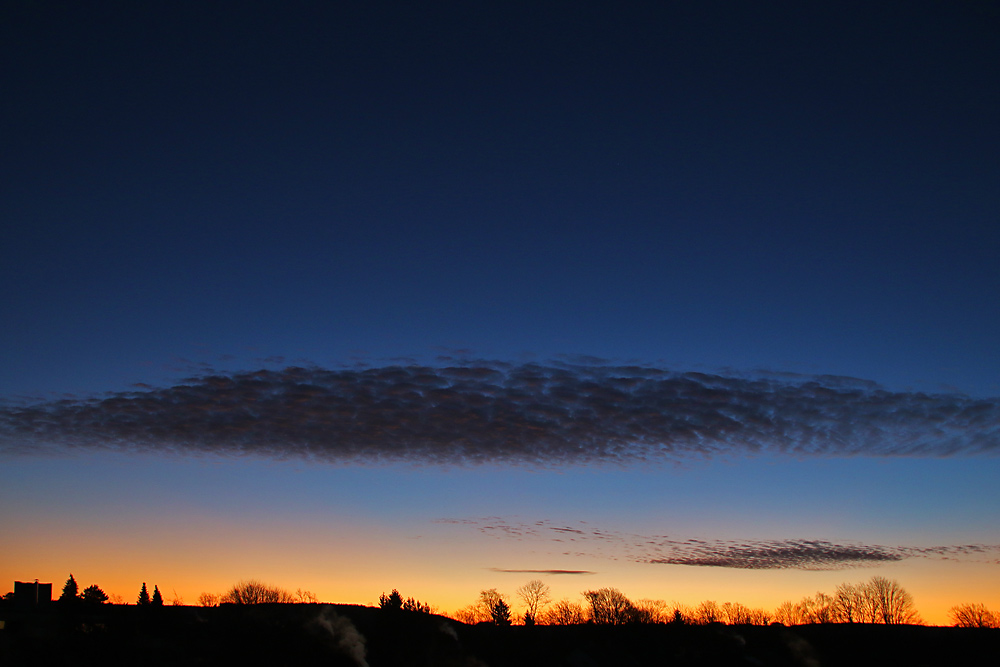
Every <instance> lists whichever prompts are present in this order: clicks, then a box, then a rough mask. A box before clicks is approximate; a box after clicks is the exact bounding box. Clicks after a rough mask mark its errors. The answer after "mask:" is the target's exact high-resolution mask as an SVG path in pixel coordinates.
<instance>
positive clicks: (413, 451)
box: [0, 362, 1000, 466]
mask: <svg viewBox="0 0 1000 667" xmlns="http://www.w3.org/2000/svg"><path fill="white" fill-rule="evenodd" d="M62 447H66V448H111V449H122V450H138V451H172V452H180V453H193V452H205V453H213V454H221V455H233V454H248V455H256V456H266V457H278V458H289V457H292V458H302V459H308V460H319V461H327V462H335V463H352V462H353V463H374V462H380V461H407V462H420V463H430V464H475V463H504V464H528V465H542V466H548V465H559V464H566V463H579V464H593V463H601V462H612V463H630V462H636V461H643V460H655V459H667V460H683V459H686V458H691V457H699V458H706V457H713V456H717V455H727V454H729V455H742V454H747V453H768V454H789V455H796V456H848V455H869V456H949V455H974V454H991V455H995V454H997V453H998V452H1000V401H998V400H997V399H972V398H968V397H964V396H960V395H948V394H941V395H927V394H922V393H910V392H890V391H886V390H884V389H881V388H879V387H878V386H877V385H875V384H873V383H870V382H865V381H862V380H854V379H850V378H840V377H831V376H820V377H813V378H805V377H798V376H792V377H756V378H745V377H738V376H721V375H708V374H702V373H677V372H672V371H667V370H663V369H658V368H649V367H639V366H610V365H598V364H579V365H571V364H550V365H538V364H521V365H514V364H504V363H498V362H490V363H478V364H467V365H461V366H451V367H444V368H441V367H432V366H423V365H401V366H385V367H379V368H366V369H362V370H328V369H322V368H315V367H313V368H299V367H292V368H286V369H284V370H261V371H256V372H243V373H229V374H206V375H203V376H200V377H195V378H191V379H190V380H188V381H186V382H184V383H182V384H178V385H176V386H172V387H167V388H160V389H155V388H145V387H144V388H142V389H141V390H138V391H134V392H123V393H116V394H112V395H109V396H107V397H105V398H102V399H88V400H63V401H56V402H48V403H39V404H34V405H27V406H14V407H3V408H0V452H6V453H31V452H39V451H44V450H46V449H50V448H62Z"/></svg>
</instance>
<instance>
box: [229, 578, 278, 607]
mask: <svg viewBox="0 0 1000 667" xmlns="http://www.w3.org/2000/svg"><path fill="white" fill-rule="evenodd" d="M220 601H221V602H228V603H231V604H268V603H275V602H295V598H294V596H292V594H291V593H289V592H288V591H286V590H285V589H283V588H278V587H277V586H270V585H268V584H265V583H263V582H261V581H258V580H257V579H248V580H246V581H241V582H239V583H237V584H235V585H234V586H233V587H232V588H230V589H229V590H228V591H226V592H225V593H224V594H223V595H222V599H221V600H220Z"/></svg>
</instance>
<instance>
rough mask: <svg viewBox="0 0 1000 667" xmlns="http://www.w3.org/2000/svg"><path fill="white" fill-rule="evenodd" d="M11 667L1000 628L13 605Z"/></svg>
mask: <svg viewBox="0 0 1000 667" xmlns="http://www.w3.org/2000/svg"><path fill="white" fill-rule="evenodd" d="M0 619H2V620H3V621H4V629H3V630H2V631H0V663H2V664H4V665H12V666H15V665H48V664H67V665H134V664H137V663H138V664H144V665H153V666H157V665H174V664H196V665H197V664H204V665H208V664H211V665H246V664H263V665H283V664H288V665H292V664H320V663H322V664H326V665H335V666H337V665H344V666H358V665H365V666H367V667H388V666H412V667H424V666H430V665H455V666H477V667H481V666H488V667H505V666H510V667H535V666H539V667H541V666H542V665H545V666H551V665H566V666H577V665H597V666H602V665H615V666H619V665H636V666H638V665H678V666H682V667H685V666H694V665H718V666H730V665H733V666H735V665H747V664H760V665H772V666H776V667H785V666H787V667H801V666H802V665H823V666H824V667H831V666H833V667H837V666H840V665H843V666H845V667H846V666H848V665H850V666H853V667H869V666H870V667H885V666H886V665H917V664H919V665H927V666H930V667H936V666H939V665H940V666H942V667H944V666H945V665H954V664H977V663H980V664H987V662H988V661H987V657H993V658H995V656H996V655H997V653H998V650H1000V629H978V628H941V627H926V626H913V625H889V626H887V625H877V626H876V625H866V624H831V625H824V624H810V625H803V626H792V627H785V626H780V625H772V626H725V625H718V624H713V625H673V624H668V625H662V624H633V625H621V626H610V625H594V624H583V625H574V626H533V627H527V626H512V627H510V626H508V627H501V626H496V625H489V624H478V625H468V624H464V623H460V622H458V621H455V620H453V619H450V618H446V617H443V616H438V615H435V614H428V613H417V612H404V611H399V610H385V609H378V608H374V607H364V606H358V605H335V604H260V605H222V606H220V607H186V606H176V607H170V606H168V607H158V608H151V607H145V608H143V607H138V606H133V605H128V606H121V605H99V606H94V607H89V608H88V607H79V608H76V609H73V610H66V609H65V608H60V607H58V606H52V607H48V608H45V609H28V610H25V609H13V608H8V607H6V606H5V607H4V608H3V609H2V616H0Z"/></svg>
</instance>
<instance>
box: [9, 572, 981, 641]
mask: <svg viewBox="0 0 1000 667" xmlns="http://www.w3.org/2000/svg"><path fill="white" fill-rule="evenodd" d="M516 595H517V598H518V599H519V600H520V602H521V605H522V606H523V609H524V611H523V613H522V614H521V615H520V616H519V617H518V616H516V615H515V614H514V612H513V609H512V607H511V602H510V599H509V598H508V596H507V595H506V594H503V593H500V592H499V591H497V589H495V588H490V589H485V590H482V591H480V593H479V597H478V598H477V599H476V601H475V602H473V603H472V604H470V605H468V606H467V607H464V608H462V609H459V610H458V611H456V612H455V613H454V614H452V617H453V618H454V619H455V620H457V621H460V622H462V623H468V624H476V623H491V624H494V625H500V626H504V625H512V624H513V623H515V622H516V621H519V622H521V623H523V624H524V625H535V624H542V625H578V624H583V623H594V624H598V625H624V624H630V623H674V624H689V625H708V624H712V623H721V624H726V625H768V624H770V623H780V624H782V625H804V624H810V623H878V624H887V625H895V624H920V623H922V622H923V621H922V620H921V618H920V615H919V614H918V613H917V610H916V606H915V605H914V601H913V596H912V595H911V594H910V593H909V592H908V591H907V590H905V589H904V588H903V587H902V586H900V585H899V583H898V582H896V581H895V580H890V579H887V578H885V577H880V576H874V577H872V578H871V579H869V580H868V581H864V582H860V583H856V584H854V583H843V584H840V585H838V586H837V587H836V589H835V590H834V592H833V593H832V594H827V593H824V592H822V591H820V592H817V593H816V594H815V595H812V596H806V597H804V598H802V599H801V600H799V601H798V602H792V601H791V600H786V601H785V602H782V603H781V604H780V605H778V607H777V608H776V609H775V610H774V612H773V613H772V612H769V611H767V610H765V609H761V608H750V607H747V606H745V605H743V604H740V603H738V602H723V603H721V604H719V603H717V602H715V601H714V600H705V601H704V602H701V603H700V604H698V605H697V606H695V607H689V606H687V605H683V604H679V603H676V602H674V603H670V604H668V603H666V602H665V601H663V600H648V599H641V600H635V601H633V600H630V599H629V598H628V597H627V596H626V595H625V594H624V593H622V592H621V591H620V590H618V589H617V588H600V589H597V590H588V591H583V592H582V593H581V595H582V601H580V602H574V601H571V600H568V599H562V600H558V601H553V599H552V595H551V589H550V588H549V586H548V585H547V584H545V583H544V582H542V581H540V580H538V579H533V580H531V581H529V582H527V583H526V584H524V585H523V586H521V587H520V588H518V589H517V590H516ZM12 597H13V593H8V594H7V595H5V596H4V598H5V599H10V598H12ZM109 601H110V602H111V603H113V604H123V603H124V601H123V600H122V599H121V596H109V595H108V594H107V593H105V592H104V591H103V590H102V589H101V587H100V586H98V585H97V584H92V585H90V586H88V587H86V588H85V589H83V591H82V592H81V591H80V589H79V586H78V585H77V582H76V579H75V578H74V577H73V575H72V574H70V575H69V578H68V579H67V580H66V583H65V584H64V585H63V589H62V593H61V594H60V596H59V602H61V603H64V604H71V603H74V602H84V603H88V604H91V605H93V604H104V603H106V602H109ZM318 602H319V599H318V598H317V596H316V595H314V594H313V593H312V592H310V591H307V590H303V589H301V588H299V589H296V591H295V592H294V593H292V592H290V591H287V590H285V589H283V588H280V587H278V586H272V585H270V584H266V583H263V582H261V581H260V580H257V579H247V580H242V581H239V582H238V583H236V584H234V585H233V586H232V587H230V588H229V589H228V590H227V591H225V592H224V593H202V594H201V595H199V596H198V604H199V605H200V606H204V607H213V606H218V605H220V604H240V605H248V604H274V603H318ZM171 604H173V605H183V604H184V602H183V600H181V599H180V598H179V597H177V596H176V594H175V596H174V599H173V600H172V602H171ZM136 605H138V606H140V607H144V606H151V607H162V606H163V596H162V595H161V593H160V589H159V587H158V586H156V585H154V586H153V593H152V595H150V594H149V591H148V589H147V587H146V582H143V583H142V587H141V588H140V590H139V594H138V597H137V599H136ZM378 606H379V608H380V609H383V610H386V611H388V612H416V613H427V614H429V613H432V612H433V611H434V610H433V609H432V607H431V606H430V605H429V604H427V603H425V602H421V601H419V600H417V599H415V598H413V597H408V598H405V599H404V598H403V596H402V595H401V594H400V593H399V591H398V590H396V589H393V590H392V592H391V593H389V594H388V595H387V594H385V593H382V595H381V596H380V598H379V601H378ZM948 614H949V618H950V619H951V621H952V624H953V625H955V626H957V627H968V628H998V627H1000V612H994V611H991V610H990V609H988V608H987V607H986V605H984V604H981V603H964V604H960V605H957V606H955V607H952V608H951V609H950V610H949V612H948Z"/></svg>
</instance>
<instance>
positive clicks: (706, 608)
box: [694, 600, 722, 625]
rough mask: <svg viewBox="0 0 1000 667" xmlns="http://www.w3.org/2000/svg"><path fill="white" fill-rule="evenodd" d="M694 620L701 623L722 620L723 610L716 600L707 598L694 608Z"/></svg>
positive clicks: (705, 623)
mask: <svg viewBox="0 0 1000 667" xmlns="http://www.w3.org/2000/svg"><path fill="white" fill-rule="evenodd" d="M694 622H695V623H698V624H700V625H708V624H709V623H721V622H722V610H721V609H719V605H718V604H716V602H715V600H705V601H704V602H702V603H701V604H699V605H698V606H697V607H696V608H695V610H694Z"/></svg>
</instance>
